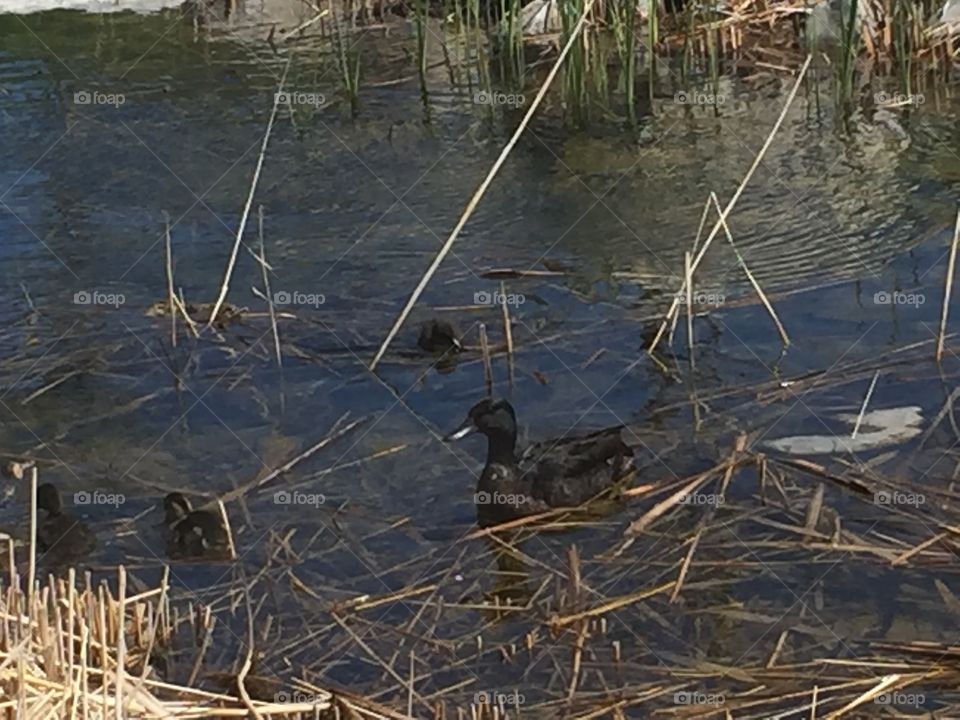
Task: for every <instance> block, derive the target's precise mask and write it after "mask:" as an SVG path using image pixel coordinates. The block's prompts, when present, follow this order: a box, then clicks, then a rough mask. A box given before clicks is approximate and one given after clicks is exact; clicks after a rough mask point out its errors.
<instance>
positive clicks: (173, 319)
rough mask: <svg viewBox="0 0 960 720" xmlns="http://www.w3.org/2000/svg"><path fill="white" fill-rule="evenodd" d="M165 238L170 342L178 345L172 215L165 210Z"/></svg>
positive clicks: (174, 345)
mask: <svg viewBox="0 0 960 720" xmlns="http://www.w3.org/2000/svg"><path fill="white" fill-rule="evenodd" d="M163 223H164V240H165V245H166V263H165V264H166V270H167V305H168V307H167V309H168V311H169V312H170V344H171V345H172V346H173V347H176V346H177V308H176V306H175V305H174V301H173V299H174V297H176V296H175V295H174V292H173V247H172V243H171V241H170V216H169V215H168V214H167V211H166V210H164V212H163Z"/></svg>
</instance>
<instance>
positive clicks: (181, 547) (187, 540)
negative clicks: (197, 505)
mask: <svg viewBox="0 0 960 720" xmlns="http://www.w3.org/2000/svg"><path fill="white" fill-rule="evenodd" d="M163 507H164V511H165V521H166V524H167V527H168V528H169V529H170V536H169V545H170V550H171V554H173V555H178V556H184V557H202V556H204V555H208V556H221V555H224V554H226V553H227V552H228V550H229V540H228V539H227V530H226V528H224V526H223V522H222V521H221V518H220V514H219V513H216V512H214V511H212V510H194V509H193V507H192V506H191V504H190V501H189V500H188V499H187V498H186V496H185V495H184V494H183V493H179V492H172V493H170V494H169V495H167V496H166V497H165V498H164V499H163Z"/></svg>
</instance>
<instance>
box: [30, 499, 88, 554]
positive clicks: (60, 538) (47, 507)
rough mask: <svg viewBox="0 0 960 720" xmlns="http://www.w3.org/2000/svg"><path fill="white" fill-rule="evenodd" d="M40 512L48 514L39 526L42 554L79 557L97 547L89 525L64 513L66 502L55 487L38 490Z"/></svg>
mask: <svg viewBox="0 0 960 720" xmlns="http://www.w3.org/2000/svg"><path fill="white" fill-rule="evenodd" d="M37 509H38V510H44V511H46V513H47V516H46V517H45V518H43V519H42V520H40V521H39V522H38V524H37V545H38V546H39V547H40V549H41V550H42V551H43V552H45V553H46V552H50V553H54V554H56V555H58V556H60V557H64V558H66V557H77V556H80V555H87V554H89V553H90V552H91V551H92V550H93V548H94V547H95V546H96V544H97V543H96V538H95V537H94V534H93V532H92V531H91V530H90V528H89V527H87V525H86V523H84V522H83V521H82V520H79V519H78V518H76V517H74V516H73V514H72V513H69V512H67V511H66V510H64V509H63V500H62V499H61V498H60V493H59V491H58V490H57V488H55V487H54V486H53V484H52V483H43V484H42V485H40V486H38V487H37Z"/></svg>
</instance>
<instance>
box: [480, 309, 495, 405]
mask: <svg viewBox="0 0 960 720" xmlns="http://www.w3.org/2000/svg"><path fill="white" fill-rule="evenodd" d="M480 354H481V355H482V356H483V384H484V386H485V387H486V390H487V397H490V396H491V395H493V363H492V362H491V360H490V343H489V342H487V326H486V325H485V324H484V323H480Z"/></svg>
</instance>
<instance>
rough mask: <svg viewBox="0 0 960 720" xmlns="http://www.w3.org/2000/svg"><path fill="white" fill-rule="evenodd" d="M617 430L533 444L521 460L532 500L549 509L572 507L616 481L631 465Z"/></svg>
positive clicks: (629, 456)
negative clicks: (541, 502)
mask: <svg viewBox="0 0 960 720" xmlns="http://www.w3.org/2000/svg"><path fill="white" fill-rule="evenodd" d="M621 430H622V428H620V427H613V428H605V429H603V430H597V431H595V432H592V433H589V434H587V435H579V436H574V437H568V438H562V439H560V440H553V441H546V442H541V443H536V444H534V445H531V446H530V447H528V448H527V449H526V450H525V451H524V453H523V455H522V456H521V458H520V468H521V472H524V473H526V475H527V476H528V477H530V478H531V492H532V494H533V497H534V498H536V499H538V500H542V501H544V502H545V503H547V504H548V505H552V506H573V505H579V504H581V503H583V502H586V501H587V500H589V499H590V498H592V497H595V496H596V495H599V494H600V493H601V492H603V491H604V490H607V489H608V488H610V487H611V486H613V485H614V484H615V483H616V482H617V481H619V480H620V479H621V478H622V477H623V476H624V474H625V472H626V471H627V470H628V469H629V467H630V465H631V464H632V461H633V451H632V450H631V449H630V448H629V446H627V444H626V443H624V442H623V438H622V437H621Z"/></svg>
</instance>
